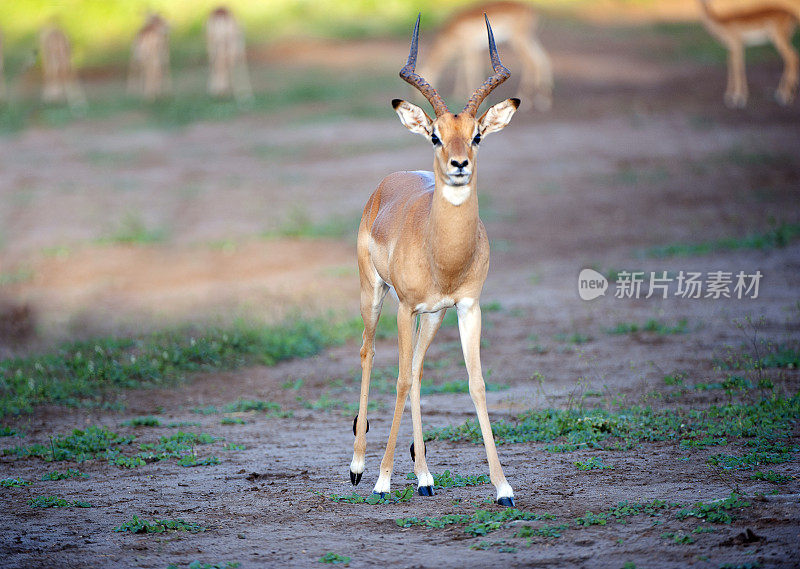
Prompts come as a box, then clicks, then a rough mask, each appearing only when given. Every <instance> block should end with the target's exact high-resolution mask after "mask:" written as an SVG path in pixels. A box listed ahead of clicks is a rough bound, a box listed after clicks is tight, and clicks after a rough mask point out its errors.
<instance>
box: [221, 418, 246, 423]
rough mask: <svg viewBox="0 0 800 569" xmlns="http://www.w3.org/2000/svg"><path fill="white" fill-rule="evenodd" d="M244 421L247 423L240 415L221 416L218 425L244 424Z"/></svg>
mask: <svg viewBox="0 0 800 569" xmlns="http://www.w3.org/2000/svg"><path fill="white" fill-rule="evenodd" d="M245 423H247V421H245V420H244V419H242V418H241V417H223V418H222V420H221V421H220V422H219V424H220V425H244V424H245Z"/></svg>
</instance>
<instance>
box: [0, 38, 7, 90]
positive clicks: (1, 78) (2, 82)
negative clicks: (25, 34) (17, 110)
mask: <svg viewBox="0 0 800 569" xmlns="http://www.w3.org/2000/svg"><path fill="white" fill-rule="evenodd" d="M5 98H6V78H5V73H4V71H3V34H2V32H0V102H2V101H4V100H5Z"/></svg>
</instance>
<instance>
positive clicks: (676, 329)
mask: <svg viewBox="0 0 800 569" xmlns="http://www.w3.org/2000/svg"><path fill="white" fill-rule="evenodd" d="M638 332H651V333H653V334H657V335H659V336H667V335H672V334H685V333H686V332H687V320H686V319H685V318H682V319H681V320H678V323H677V324H674V325H669V324H667V323H665V322H662V321H660V320H657V319H655V318H650V319H649V320H648V321H647V322H645V323H644V324H639V323H637V322H620V323H619V324H617V325H616V326H615V327H613V328H610V329H609V330H608V333H609V334H636V333H638Z"/></svg>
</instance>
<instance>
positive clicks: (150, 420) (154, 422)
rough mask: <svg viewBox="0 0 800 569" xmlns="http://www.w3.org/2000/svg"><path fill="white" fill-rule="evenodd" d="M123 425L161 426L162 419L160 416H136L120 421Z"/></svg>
mask: <svg viewBox="0 0 800 569" xmlns="http://www.w3.org/2000/svg"><path fill="white" fill-rule="evenodd" d="M120 426H122V427H160V426H161V419H159V418H158V417H153V416H149V417H134V418H133V419H129V420H127V421H123V422H122V423H120Z"/></svg>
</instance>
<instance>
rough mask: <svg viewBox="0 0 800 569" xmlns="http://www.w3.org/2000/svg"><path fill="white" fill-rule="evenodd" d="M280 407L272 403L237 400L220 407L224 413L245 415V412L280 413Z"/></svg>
mask: <svg viewBox="0 0 800 569" xmlns="http://www.w3.org/2000/svg"><path fill="white" fill-rule="evenodd" d="M280 410H281V406H280V405H279V404H278V403H275V402H274V401H261V400H258V401H256V400H248V399H239V400H238V401H234V402H233V403H228V404H227V405H225V406H223V407H222V411H223V412H224V413H246V412H247V411H280Z"/></svg>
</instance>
